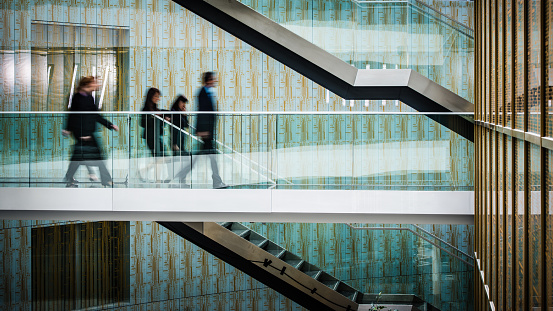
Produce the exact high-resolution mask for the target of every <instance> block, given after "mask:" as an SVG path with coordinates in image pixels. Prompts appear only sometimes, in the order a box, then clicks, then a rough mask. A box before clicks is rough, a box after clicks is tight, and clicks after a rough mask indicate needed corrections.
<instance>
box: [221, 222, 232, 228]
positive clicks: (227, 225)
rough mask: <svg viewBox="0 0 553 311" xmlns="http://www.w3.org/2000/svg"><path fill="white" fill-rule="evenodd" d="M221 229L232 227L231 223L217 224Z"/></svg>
mask: <svg viewBox="0 0 553 311" xmlns="http://www.w3.org/2000/svg"><path fill="white" fill-rule="evenodd" d="M219 224H220V225H221V227H223V228H227V229H229V227H230V226H232V222H222V223H219Z"/></svg>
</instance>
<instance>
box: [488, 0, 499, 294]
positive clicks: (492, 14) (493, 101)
mask: <svg viewBox="0 0 553 311" xmlns="http://www.w3.org/2000/svg"><path fill="white" fill-rule="evenodd" d="M488 14H489V23H490V26H489V27H490V36H489V40H490V46H489V51H490V85H489V86H488V87H489V88H490V114H491V115H490V117H491V119H490V122H491V123H494V124H497V115H496V107H497V97H496V92H497V90H496V87H497V85H496V84H497V83H496V79H497V73H498V70H497V69H498V68H497V62H496V56H497V55H496V53H497V49H496V40H497V27H496V23H497V17H496V5H495V4H494V5H490V10H489V13H488ZM494 163H495V162H494ZM494 258H495V257H494ZM492 300H493V301H495V299H493V298H492Z"/></svg>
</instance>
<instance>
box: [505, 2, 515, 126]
mask: <svg viewBox="0 0 553 311" xmlns="http://www.w3.org/2000/svg"><path fill="white" fill-rule="evenodd" d="M514 1H516V0H505V14H506V21H505V24H506V25H505V26H506V29H505V31H506V33H505V116H506V119H505V126H507V127H512V128H514V121H513V120H514V118H513V114H512V104H513V81H512V80H513V79H512V76H513V54H514V53H513V44H512V42H513V41H512V36H514V33H513V27H512V20H513V10H514V3H513V2H514Z"/></svg>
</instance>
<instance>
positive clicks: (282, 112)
mask: <svg viewBox="0 0 553 311" xmlns="http://www.w3.org/2000/svg"><path fill="white" fill-rule="evenodd" d="M392 70H394V69H390V71H392ZM96 113H100V114H113V115H121V114H122V115H125V114H131V115H141V114H152V112H151V111H0V115H3V114H23V115H27V114H96ZM159 113H160V114H186V115H200V114H215V115H252V116H254V115H268V116H270V115H424V116H428V115H452V116H473V115H474V112H418V111H413V112H402V111H398V112H380V111H217V112H210V111H185V112H178V111H160V112H159Z"/></svg>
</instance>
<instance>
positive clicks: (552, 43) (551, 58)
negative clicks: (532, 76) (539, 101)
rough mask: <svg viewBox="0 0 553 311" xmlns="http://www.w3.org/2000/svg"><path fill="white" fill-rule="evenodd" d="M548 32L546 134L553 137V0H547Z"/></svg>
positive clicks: (546, 50)
mask: <svg viewBox="0 0 553 311" xmlns="http://www.w3.org/2000/svg"><path fill="white" fill-rule="evenodd" d="M545 11H546V13H545V16H546V20H545V23H546V25H547V27H546V33H545V36H544V39H545V60H544V62H545V70H546V72H545V79H546V80H547V82H545V90H546V98H545V103H546V107H547V108H546V109H545V111H547V112H548V114H547V118H546V120H545V121H546V126H547V131H546V135H547V136H549V137H553V2H551V1H546V10H545Z"/></svg>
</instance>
